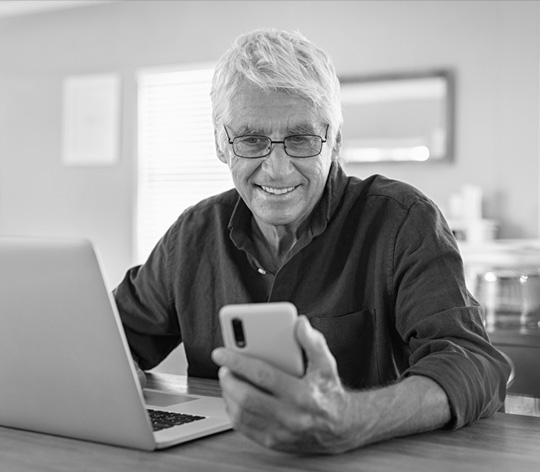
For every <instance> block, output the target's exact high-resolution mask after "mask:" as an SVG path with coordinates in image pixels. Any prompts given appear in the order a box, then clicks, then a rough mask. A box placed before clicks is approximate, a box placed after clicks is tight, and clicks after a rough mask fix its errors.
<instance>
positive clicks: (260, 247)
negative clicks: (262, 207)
mask: <svg viewBox="0 0 540 472" xmlns="http://www.w3.org/2000/svg"><path fill="white" fill-rule="evenodd" d="M251 229H252V233H253V240H254V242H255V247H256V249H257V252H258V254H259V257H260V258H261V259H262V262H263V263H265V264H266V265H267V267H268V268H269V269H271V270H273V271H277V270H279V268H280V267H281V266H282V265H283V262H284V261H285V259H286V257H287V255H288V254H289V252H290V251H291V249H292V248H293V247H294V245H295V244H296V242H297V241H298V237H299V235H300V233H301V231H302V230H303V228H300V227H297V228H291V227H289V226H273V225H268V224H265V223H264V222H262V221H260V220H259V219H257V218H256V217H254V218H253V220H252V226H251Z"/></svg>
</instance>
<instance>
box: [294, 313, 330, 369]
mask: <svg viewBox="0 0 540 472" xmlns="http://www.w3.org/2000/svg"><path fill="white" fill-rule="evenodd" d="M296 338H297V340H298V343H299V344H300V347H301V348H302V349H303V350H304V352H305V353H306V357H307V359H308V373H309V372H312V371H319V372H321V373H328V374H335V373H336V370H337V367H336V361H335V358H334V356H333V355H332V353H331V352H330V349H328V345H327V344H326V339H325V338H324V336H323V334H322V333H321V332H319V331H317V330H316V329H314V328H313V327H312V326H311V324H310V323H309V321H308V319H307V317H306V316H304V315H301V316H299V317H298V322H297V324H296Z"/></svg>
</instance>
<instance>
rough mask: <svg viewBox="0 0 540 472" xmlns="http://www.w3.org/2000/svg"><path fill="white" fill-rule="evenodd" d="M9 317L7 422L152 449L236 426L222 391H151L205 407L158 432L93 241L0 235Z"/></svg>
mask: <svg viewBox="0 0 540 472" xmlns="http://www.w3.org/2000/svg"><path fill="white" fill-rule="evenodd" d="M0 319H1V320H2V329H0V378H2V388H0V425H2V426H8V427H14V428H20V429H27V430H32V431H38V432H43V433H48V434H55V435H60V436H67V437H71V438H77V439H83V440H90V441H96V442H102V443H106V444H112V445H118V446H126V447H133V448H138V449H144V450H153V449H156V448H162V447H168V446H171V445H174V444H178V443H180V442H183V441H187V440H192V439H195V438H198V437H202V436H206V435H208V434H212V433H215V432H218V431H223V430H226V429H230V427H231V425H230V421H229V419H228V417H227V414H226V412H225V408H224V405H223V401H222V400H221V399H220V398H205V397H200V396H194V395H189V397H188V398H186V397H185V396H181V395H178V396H176V395H174V396H171V397H167V395H166V394H164V393H159V392H152V391H148V392H146V397H147V398H148V400H149V403H150V404H153V405H152V407H153V408H155V409H167V410H172V411H184V410H185V412H186V413H191V414H198V415H201V416H205V419H204V420H200V421H197V422H194V423H192V424H187V425H182V426H176V427H173V428H168V429H167V430H162V431H159V432H158V433H154V432H153V430H152V426H151V424H150V421H149V418H148V414H147V412H146V407H145V398H144V395H143V391H142V390H141V387H140V384H139V382H138V379H137V375H136V372H135V369H134V366H133V363H132V360H131V355H130V353H129V347H128V344H127V340H126V338H125V335H124V331H123V328H122V325H121V322H120V318H119V316H118V313H117V310H116V306H115V303H114V299H113V297H112V294H111V293H110V292H109V290H108V289H107V288H106V285H105V283H104V280H103V276H102V273H101V270H100V266H99V263H98V259H97V257H96V253H95V251H94V248H93V246H92V244H91V243H89V242H87V241H83V240H55V239H34V238H0ZM175 397H176V398H175ZM167 399H168V400H167ZM162 405H167V406H166V407H163V406H162ZM195 423H196V424H195Z"/></svg>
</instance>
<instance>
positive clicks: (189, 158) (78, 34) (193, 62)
mask: <svg viewBox="0 0 540 472" xmlns="http://www.w3.org/2000/svg"><path fill="white" fill-rule="evenodd" d="M259 27H273V28H279V29H288V30H297V31H300V32H301V33H303V34H304V35H305V36H307V37H308V38H309V39H311V40H312V41H313V42H315V43H316V44H317V45H318V46H320V47H321V48H323V49H324V50H325V51H327V52H328V53H329V54H330V55H331V56H332V58H333V60H334V63H335V66H336V69H337V71H338V74H339V75H340V77H343V78H347V79H354V78H359V77H364V76H373V75H376V76H379V77H384V76H395V75H407V74H415V73H422V72H425V71H434V70H444V71H448V72H449V73H451V76H452V78H453V80H452V94H451V96H449V97H448V103H447V105H448V106H450V107H451V110H452V111H453V115H452V117H451V123H447V125H448V124H451V125H452V133H451V134H450V135H449V136H448V139H451V145H452V146H451V148H452V152H451V155H449V156H448V158H446V159H440V160H436V161H434V162H431V161H429V160H428V161H422V162H355V161H354V160H351V161H349V162H345V163H344V167H345V169H346V171H347V173H349V174H350V175H356V176H359V177H367V176H369V175H372V174H374V173H379V174H383V175H386V176H388V177H391V178H396V179H400V180H404V181H406V182H408V183H410V184H412V185H414V186H416V187H418V188H419V189H420V190H422V191H423V192H425V193H426V194H427V195H428V196H429V197H430V198H431V199H433V200H434V201H435V203H437V205H439V207H440V208H441V209H442V210H443V212H444V214H445V215H446V216H447V217H448V219H449V220H450V222H451V224H452V225H455V227H453V229H454V230H455V234H456V236H457V237H458V239H460V243H461V244H462V248H463V254H464V257H465V259H466V263H467V264H469V267H473V266H475V264H476V265H484V266H485V265H487V266H496V265H500V264H502V265H505V266H515V267H524V266H526V267H533V268H534V267H540V257H539V256H538V254H539V252H540V249H539V245H538V239H539V225H540V222H539V199H540V194H539V187H540V170H539V158H540V156H539V145H540V138H539V129H540V128H539V118H540V4H539V2H537V1H516V0H511V1H467V2H456V1H429V2H428V1H311V2H305V1H129V0H123V1H73V0H72V1H36V2H31V1H0V235H14V234H16V235H40V236H68V237H71V236H76V237H85V238H88V239H90V240H92V241H93V242H94V244H95V245H96V247H97V249H98V251H99V253H100V254H101V256H102V262H103V267H104V269H105V275H106V278H107V281H108V284H109V285H110V286H111V287H114V286H115V285H116V284H117V283H118V282H119V281H120V280H121V278H122V277H123V274H124V273H125V271H126V270H127V269H128V268H129V267H130V266H132V265H133V264H136V263H139V262H141V261H143V260H144V258H145V257H146V255H147V253H148V251H149V250H150V248H151V246H152V245H153V244H155V242H156V241H157V238H158V237H159V235H160V234H161V233H162V232H163V231H164V230H165V229H166V227H168V225H170V224H171V223H172V222H173V221H174V219H175V218H176V217H177V216H178V215H179V214H180V213H181V211H182V210H183V209H184V208H185V207H186V206H188V205H190V204H192V203H193V202H194V201H196V200H198V199H200V198H202V197H203V196H204V195H211V194H213V193H217V192H218V191H221V190H222V189H224V188H228V187H229V186H230V182H229V181H228V180H227V172H226V168H224V166H223V165H222V164H221V163H220V162H219V161H218V160H217V158H215V155H214V151H213V142H212V130H211V126H210V127H209V121H208V116H209V109H208V103H207V90H208V89H207V87H208V80H209V77H211V69H212V66H213V64H215V62H216V61H217V59H218V58H219V57H220V55H221V54H222V53H223V52H224V51H225V50H226V49H227V48H228V47H229V46H230V45H231V43H232V41H233V40H234V39H235V37H236V36H237V35H239V34H241V33H244V32H247V31H250V30H252V29H255V28H259ZM205 71H206V72H205ZM208 71H210V75H209V74H208ZM193 74H194V75H193ZM100 77H101V78H105V79H106V80H105V81H104V82H103V83H101V85H100V83H98V82H96V80H93V79H96V78H100ZM86 79H89V81H87V82H85V80H86ZM353 81H354V80H353ZM92 87H96V88H95V89H93V88H92ZM190 87H191V88H190ZM94 92H95V94H94V95H93V93H94ZM93 97H94V98H93ZM193 97H198V98H197V100H195V102H196V103H195V106H196V110H194V109H191V108H189V107H190V106H191V105H190V103H191V102H190V100H191V99H192V98H193ZM169 104H171V105H170V106H169ZM81 110H83V111H81ZM84 110H87V111H88V113H89V115H88V116H86V118H85V116H84ZM186 110H187V112H186ZM193 110H194V111H193ZM181 112H184V115H182V114H181ZM70 113H72V114H73V113H75V114H77V113H79V118H78V120H79V121H77V119H75V120H69V119H67V118H66V117H69V116H72V115H70ZM197 113H200V115H201V118H200V120H199V119H198V118H197V119H195V116H198V115H197ZM85 120H86V121H85ZM77 123H78V124H77ZM81 130H82V131H81ZM85 130H86V133H87V134H86V135H84V133H85ZM93 132H95V133H97V134H96V136H97V138H96V141H95V142H100V143H102V144H103V146H104V149H106V150H107V151H106V153H105V154H103V155H97V154H96V152H97V151H99V149H98V150H97V151H96V150H95V149H94V151H96V152H94V153H92V152H90V151H92V149H90V150H89V152H90V153H89V154H88V155H83V156H82V157H81V155H80V153H79V154H77V152H75V151H73V146H75V148H76V147H77V146H78V145H79V146H82V147H83V148H84V147H85V146H86V147H87V148H88V147H92V142H93V140H91V139H88V136H90V137H92V136H93V135H92V133H93ZM78 133H82V135H80V134H78ZM88 133H89V134H88ZM195 135H196V139H195V138H193V137H194V136H195ZM85 136H86V138H85ZM345 138H346V136H345ZM69 139H74V141H73V142H75V144H74V145H73V142H71V141H69ZM85 139H86V141H85ZM70 142H71V144H72V145H73V146H72V148H70V147H69V146H70ZM66 143H67V144H66ZM77 143H78V144H77ZM186 143H187V144H186ZM182 146H187V147H182ZM70 149H71V151H70ZM87 150H88V149H87ZM70 152H71V154H70ZM104 152H105V151H104ZM83 154H84V153H83ZM98 154H99V152H98ZM199 154H200V155H199ZM160 156H162V157H163V156H165V157H164V158H163V159H162V160H161V161H160ZM194 163H204V165H203V164H201V166H199V168H197V169H195V170H193V165H194ZM195 174H196V175H195ZM205 176H207V179H206V180H205ZM173 177H174V178H173ZM160 179H161V180H160ZM175 179H176V180H175ZM163 189H169V190H167V192H168V193H167V192H166V193H167V194H166V195H160V194H159V192H160V191H162V190H163ZM152 192H154V193H152ZM156 192H157V193H156ZM160 199H161V200H160ZM467 208H469V209H470V208H474V212H473V216H472V217H471V218H472V219H473V220H474V223H475V224H476V226H475V227H477V226H478V223H479V222H483V223H485V224H484V225H483V226H482V228H481V230H480V231H473V230H472V229H471V228H473V226H474V225H472V223H471V220H470V219H469V217H466V218H465V216H464V214H466V213H467V211H466V210H467ZM158 214H159V215H158ZM464 218H465V220H467V221H466V222H465V223H464ZM469 223H470V224H469ZM499 262H500V264H499ZM482 270H484V269H482ZM477 272H478V271H477ZM477 272H474V273H470V283H471V288H473V285H474V280H475V277H476V274H477Z"/></svg>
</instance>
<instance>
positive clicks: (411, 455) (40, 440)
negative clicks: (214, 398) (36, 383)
mask: <svg viewBox="0 0 540 472" xmlns="http://www.w3.org/2000/svg"><path fill="white" fill-rule="evenodd" d="M149 387H151V388H158V389H160V390H163V391H170V392H178V391H182V392H185V391H188V392H192V393H207V394H208V393H210V394H213V395H219V389H218V387H217V385H216V383H215V382H212V381H208V380H201V379H189V380H187V379H186V378H185V377H177V376H172V375H167V374H151V375H150V379H149ZM512 398H513V400H516V401H517V403H515V404H516V405H517V404H519V401H518V400H519V399H518V398H517V397H515V396H513V397H512ZM536 405H538V403H536ZM0 471H2V472H4V471H5V472H27V471H40V472H47V471H55V472H57V471H60V472H61V471H66V472H68V471H69V472H73V471H114V472H122V471H129V472H136V471H149V472H160V471H175V472H190V471H204V472H222V471H223V472H227V471H245V472H260V471H291V472H292V471H310V472H312V471H321V472H322V471H324V472H334V471H339V472H347V471H369V472H379V471H391V472H394V471H399V472H407V471H411V472H412V471H414V472H423V471H430V472H431V471H434V472H446V471H460V472H461V471H463V472H481V471H486V472H497V471H511V472H523V471H531V472H532V471H534V472H538V471H540V417H535V416H524V415H513V414H506V413H496V414H495V415H494V416H493V417H491V418H488V419H484V420H480V421H479V422H477V423H476V424H474V425H471V426H467V427H465V428H462V429H461V430H459V431H455V432H449V431H435V432H431V433H425V434H419V435H415V436H409V437H405V438H400V439H394V440H390V441H386V442H383V443H379V444H375V445H372V446H368V447H365V448H361V449H358V450H355V451H352V452H349V453H346V454H341V455H338V456H299V455H291V454H285V453H279V452H274V451H271V450H267V449H264V448H263V447H261V446H259V445H257V444H255V443H253V442H251V441H250V440H249V439H247V438H245V437H243V436H242V435H241V434H239V433H237V432H235V431H228V432H225V433H220V434H217V435H214V436H211V437H208V438H205V439H200V440H197V441H193V442H191V443H187V444H183V445H180V446H177V447H173V448H170V449H166V450H163V451H159V452H140V451H136V450H130V449H123V448H117V447H111V446H106V445H101V444H94V443H89V442H83V441H77V440H71V439H65V438H58V437H53V436H48V435H44V434H37V433H31V432H27V431H19V430H13V429H8V428H0Z"/></svg>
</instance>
